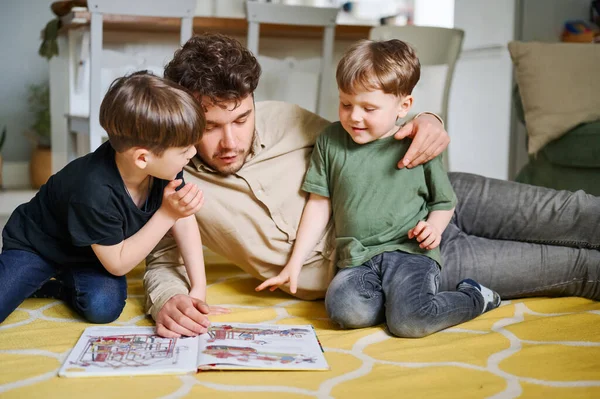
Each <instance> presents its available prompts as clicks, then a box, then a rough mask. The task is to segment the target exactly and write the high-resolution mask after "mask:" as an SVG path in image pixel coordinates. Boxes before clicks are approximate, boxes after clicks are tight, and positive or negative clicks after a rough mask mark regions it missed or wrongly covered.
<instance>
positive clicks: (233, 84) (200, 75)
mask: <svg viewBox="0 0 600 399" xmlns="http://www.w3.org/2000/svg"><path fill="white" fill-rule="evenodd" d="M260 73H261V69H260V65H259V64H258V61H257V60H256V58H255V57H254V56H253V55H252V53H251V52H250V50H248V49H247V48H245V47H244V46H242V45H241V43H240V42H238V41H237V40H235V39H233V38H231V37H228V36H225V35H221V34H218V33H205V34H201V35H197V36H194V37H192V38H191V39H190V40H188V41H187V43H185V44H184V45H183V47H182V48H181V49H179V50H177V51H176V52H175V56H174V57H173V59H172V60H171V62H169V63H168V64H167V66H166V67H165V78H167V79H169V80H172V81H173V82H176V83H178V84H180V85H181V86H183V87H185V88H187V89H188V90H190V91H191V92H192V93H194V94H195V95H199V96H206V97H208V98H209V99H210V102H211V103H213V104H215V105H219V106H222V104H224V103H229V102H232V101H233V102H234V103H235V106H236V107H237V106H238V105H239V103H240V101H241V100H242V99H244V98H245V97H247V96H248V95H250V94H253V92H254V90H255V89H256V86H257V85H258V80H259V78H260ZM206 105H208V104H204V106H206Z"/></svg>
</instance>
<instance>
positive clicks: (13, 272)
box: [0, 250, 127, 323]
mask: <svg viewBox="0 0 600 399" xmlns="http://www.w3.org/2000/svg"><path fill="white" fill-rule="evenodd" d="M52 277H56V278H57V279H58V280H60V281H61V282H62V283H63V284H64V291H65V292H64V297H63V298H61V299H64V300H65V301H66V302H67V303H69V304H70V305H71V306H72V307H73V308H74V309H75V311H77V313H79V314H80V315H81V316H82V317H83V318H84V319H86V320H87V321H89V322H91V323H110V322H111V321H114V320H116V319H117V318H118V317H119V315H120V314H121V311H122V310H123V307H125V300H126V299H127V280H126V278H125V276H122V277H117V276H113V275H111V274H110V273H108V272H107V271H106V270H105V269H104V268H103V267H102V266H101V265H98V266H97V267H82V268H62V267H59V266H57V265H53V264H51V263H49V262H47V261H46V260H44V259H42V258H41V257H39V256H38V255H36V254H34V253H31V252H27V251H19V250H8V251H3V252H2V253H1V254H0V323H2V322H3V321H4V320H5V319H6V318H7V317H8V315H9V314H11V313H12V312H13V311H14V310H15V309H16V308H17V306H19V305H20V304H21V303H22V302H23V301H24V300H25V299H27V298H29V297H30V296H31V295H32V294H33V293H34V292H36V291H37V290H38V289H39V288H41V287H42V286H43V285H44V284H45V283H46V282H48V281H49V280H50V279H51V278H52Z"/></svg>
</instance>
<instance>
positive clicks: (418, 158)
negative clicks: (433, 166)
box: [394, 114, 450, 169]
mask: <svg viewBox="0 0 600 399" xmlns="http://www.w3.org/2000/svg"><path fill="white" fill-rule="evenodd" d="M394 137H395V138H396V139H397V140H402V139H403V138H405V137H410V138H412V139H413V141H412V143H411V145H410V147H409V148H408V151H406V154H404V158H402V159H401V160H400V162H398V168H400V169H402V168H404V167H408V168H414V167H415V166H418V165H421V164H424V163H425V162H427V161H430V160H432V159H433V158H435V157H437V156H438V155H440V154H441V153H442V152H443V151H444V150H445V149H446V147H448V143H450V137H449V136H448V132H446V130H445V129H444V127H443V126H442V124H441V123H440V121H439V120H438V119H437V118H436V117H435V116H433V115H429V114H423V115H420V116H419V117H418V118H415V119H413V120H412V121H410V122H408V123H406V124H405V125H404V126H403V127H402V128H400V130H398V131H397V132H396V134H394Z"/></svg>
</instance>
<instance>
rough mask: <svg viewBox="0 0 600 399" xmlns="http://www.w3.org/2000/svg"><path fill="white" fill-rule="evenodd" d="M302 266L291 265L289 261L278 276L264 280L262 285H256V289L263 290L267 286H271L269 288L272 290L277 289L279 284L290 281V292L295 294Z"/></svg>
mask: <svg viewBox="0 0 600 399" xmlns="http://www.w3.org/2000/svg"><path fill="white" fill-rule="evenodd" d="M301 268H302V266H300V267H294V266H290V264H289V263H288V264H287V265H286V266H285V267H284V268H283V270H282V271H281V273H279V275H278V276H275V277H271V278H270V279H268V280H267V281H265V282H263V283H262V284H261V285H259V286H258V287H256V291H262V290H264V289H265V288H267V287H271V288H269V290H270V291H275V290H276V289H277V288H278V287H279V286H281V285H284V284H285V283H287V282H289V283H290V292H291V293H292V294H295V293H296V289H297V287H298V276H299V275H300V270H301Z"/></svg>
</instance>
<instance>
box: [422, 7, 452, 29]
mask: <svg viewBox="0 0 600 399" xmlns="http://www.w3.org/2000/svg"><path fill="white" fill-rule="evenodd" d="M414 24H415V25H421V26H440V27H442V28H454V0H414Z"/></svg>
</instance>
